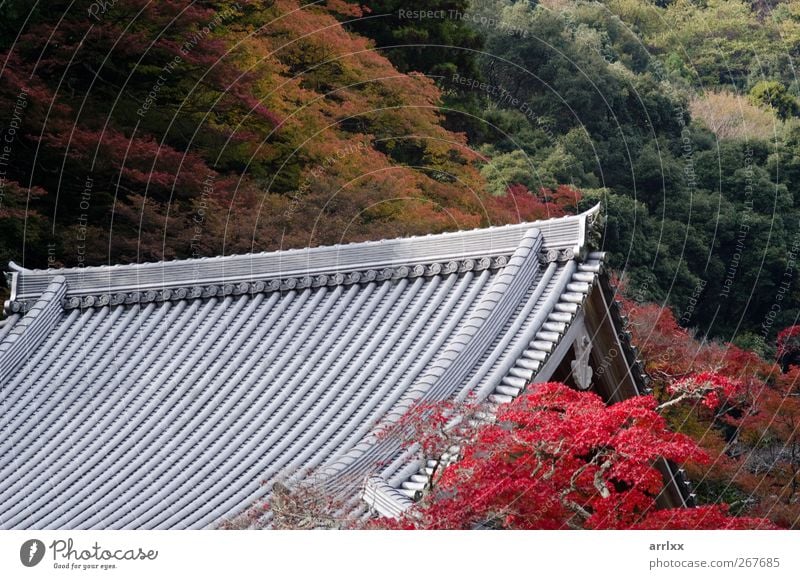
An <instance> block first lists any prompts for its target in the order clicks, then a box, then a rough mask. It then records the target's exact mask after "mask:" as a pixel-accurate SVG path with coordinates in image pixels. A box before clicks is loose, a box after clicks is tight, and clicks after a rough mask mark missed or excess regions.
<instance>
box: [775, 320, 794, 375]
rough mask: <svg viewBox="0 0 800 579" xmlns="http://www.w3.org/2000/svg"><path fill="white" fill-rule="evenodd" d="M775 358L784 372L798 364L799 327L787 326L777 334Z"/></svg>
mask: <svg viewBox="0 0 800 579" xmlns="http://www.w3.org/2000/svg"><path fill="white" fill-rule="evenodd" d="M776 346H777V349H776V351H775V356H776V358H777V359H778V361H779V362H780V363H781V364H782V365H783V368H784V370H785V369H787V368H788V367H789V366H790V365H791V364H796V363H798V362H800V326H789V327H788V328H784V329H783V330H781V331H780V332H778V338H777V340H776Z"/></svg>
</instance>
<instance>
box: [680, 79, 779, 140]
mask: <svg viewBox="0 0 800 579" xmlns="http://www.w3.org/2000/svg"><path fill="white" fill-rule="evenodd" d="M690 110H691V112H692V118H693V119H695V120H698V121H702V123H703V124H704V125H705V126H706V127H708V128H709V129H710V130H711V131H713V132H714V134H716V135H717V138H719V139H748V140H751V139H761V140H773V139H775V137H776V136H777V135H780V134H781V132H782V131H783V122H781V121H780V120H778V119H777V118H776V117H775V115H773V114H772V113H771V112H770V111H769V110H766V109H763V108H760V107H757V106H756V105H754V104H752V103H751V102H750V100H749V99H748V98H747V97H746V96H744V95H737V94H735V93H733V92H731V91H727V90H720V91H714V92H706V93H705V94H703V95H698V96H696V97H694V98H692V100H691V102H690Z"/></svg>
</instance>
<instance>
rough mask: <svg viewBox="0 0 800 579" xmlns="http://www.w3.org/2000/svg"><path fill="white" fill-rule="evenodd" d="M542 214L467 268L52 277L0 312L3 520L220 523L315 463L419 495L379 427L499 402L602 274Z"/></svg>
mask: <svg viewBox="0 0 800 579" xmlns="http://www.w3.org/2000/svg"><path fill="white" fill-rule="evenodd" d="M536 225H537V224H536V223H533V224H528V227H527V229H526V230H525V232H524V233H523V234H522V235H520V236H519V239H518V240H517V244H516V246H515V247H513V248H511V251H509V252H508V253H507V254H505V255H502V256H500V255H497V254H491V255H486V256H479V255H478V256H473V254H470V255H471V256H472V257H469V258H467V259H473V258H475V263H478V262H480V264H481V265H478V266H477V267H475V266H474V265H473V267H470V268H462V267H455V268H452V267H451V268H448V267H441V268H433V269H432V270H427V271H426V272H424V274H421V275H405V276H392V275H388V276H381V277H380V278H375V279H367V278H360V279H359V280H358V281H357V282H353V283H338V284H330V285H329V284H324V285H318V286H316V287H315V286H314V285H313V284H311V285H308V286H306V287H296V286H295V287H292V288H283V289H280V288H279V289H277V290H276V291H262V292H255V291H249V292H243V293H235V292H231V293H227V294H226V293H225V292H222V293H220V294H218V295H203V294H202V293H201V294H200V295H191V294H186V295H183V296H182V297H177V296H172V297H171V299H162V300H152V301H135V302H133V303H125V301H124V300H123V301H122V302H119V303H113V302H111V301H109V302H105V303H103V302H102V301H100V302H95V303H93V304H92V306H91V307H83V306H82V305H81V306H80V307H70V306H69V303H68V302H67V301H65V300H68V299H69V291H70V290H69V287H70V283H71V282H70V278H69V276H62V277H58V276H55V275H52V276H49V277H48V280H49V282H48V285H47V286H46V288H45V289H44V290H43V291H42V293H41V294H40V295H38V296H32V297H36V301H35V302H34V304H33V306H32V307H31V308H29V311H28V312H27V313H26V314H25V315H24V316H23V315H21V313H17V314H13V315H12V316H10V317H9V318H8V319H7V320H6V321H5V323H4V324H3V325H2V326H0V371H2V372H3V376H2V377H1V378H2V382H0V388H1V390H0V402H1V403H2V431H1V432H0V527H2V528H6V529H14V528H17V529H18V528H66V529H83V528H108V529H130V528H145V529H183V528H206V527H214V526H217V525H218V524H220V522H222V521H225V520H226V519H229V518H231V517H234V516H236V515H237V514H239V513H241V512H242V511H243V510H244V509H246V508H247V507H248V506H249V505H250V504H252V502H253V501H255V500H260V499H263V498H264V497H265V496H266V495H268V493H269V489H270V488H271V484H270V483H272V482H276V481H281V482H285V483H287V484H289V485H291V483H293V482H297V481H299V480H302V479H304V478H306V477H309V476H320V475H324V477H325V480H326V481H328V484H329V485H330V487H331V488H335V489H337V490H338V491H339V492H340V493H343V494H344V496H347V497H350V498H351V499H352V501H359V500H361V489H362V488H363V487H364V485H365V483H366V482H367V481H369V480H373V481H376V480H377V481H379V483H376V485H375V488H376V489H378V490H377V491H375V493H377V494H375V493H373V498H375V500H376V501H378V502H380V500H382V499H381V497H384V496H387V495H386V493H385V492H383V491H382V490H381V488H383V487H386V488H388V489H389V490H390V494H392V493H393V494H394V495H396V496H401V495H404V496H413V494H414V492H415V489H416V486H415V485H417V484H419V483H418V482H417V481H416V480H415V479H414V476H415V475H416V476H419V474H418V473H419V472H420V469H422V472H423V473H424V468H425V465H424V464H419V463H418V462H416V461H415V460H414V459H413V457H411V456H409V455H408V453H407V452H404V451H402V450H401V449H400V447H399V444H398V443H397V442H396V441H391V440H379V439H378V438H376V436H375V432H376V428H377V427H379V425H381V424H384V423H385V422H387V421H392V420H396V419H397V418H399V417H400V416H401V415H402V413H403V412H404V411H405V410H406V409H407V408H409V407H410V406H411V405H412V404H413V403H414V402H416V401H418V400H428V401H432V400H445V399H450V398H454V397H465V396H467V395H470V394H472V395H475V396H477V397H478V398H479V399H489V400H490V401H492V402H493V403H502V402H507V401H509V400H511V399H512V398H513V396H516V395H517V394H518V393H519V392H520V391H521V389H522V388H523V387H524V386H525V385H526V384H527V383H528V382H530V381H532V379H533V378H534V377H535V374H536V372H537V369H538V368H539V367H540V366H541V365H542V364H543V363H544V362H545V361H546V360H547V357H548V356H549V354H550V352H552V351H553V349H554V347H555V345H556V344H557V343H558V341H559V339H560V338H561V336H563V335H564V333H565V332H566V331H567V329H568V327H569V324H570V322H571V321H572V319H574V317H575V316H576V315H577V313H578V312H579V310H580V307H581V303H582V302H583V300H584V299H585V297H586V295H588V293H589V291H590V290H591V287H592V285H593V283H594V280H595V279H596V275H597V272H598V271H599V269H600V265H601V264H600V260H601V259H602V256H600V255H599V254H590V255H589V256H588V257H582V256H581V255H582V250H583V248H582V247H581V246H580V245H577V244H576V252H575V253H574V254H569V255H565V254H564V253H563V252H560V251H556V252H555V253H553V252H550V251H548V247H547V239H546V236H545V235H544V234H543V232H542V230H540V229H539V228H538V227H536ZM577 240H578V239H577V237H576V239H575V241H576V242H577ZM550 249H552V248H550ZM458 257H459V256H458V255H457V254H453V255H449V256H448V258H449V259H457V258H458ZM499 257H502V259H498V258H499ZM483 258H485V260H484V259H483ZM437 263H438V262H437ZM445 265H446V264H445ZM401 266H402V265H401ZM410 267H413V266H410ZM376 477H377V478H376ZM386 485H388V486H386ZM391 489H393V490H391ZM384 490H385V489H384ZM376 497H377V498H376ZM387 504H388V503H387Z"/></svg>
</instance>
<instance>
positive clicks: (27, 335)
mask: <svg viewBox="0 0 800 579" xmlns="http://www.w3.org/2000/svg"><path fill="white" fill-rule="evenodd" d="M66 293H67V280H66V278H65V277H64V276H56V277H55V278H53V281H52V282H51V283H50V284H49V285H48V286H47V289H46V290H45V291H44V292H43V293H42V295H41V297H40V298H39V299H38V300H36V303H35V304H34V305H33V307H31V308H30V310H28V312H27V313H26V314H25V316H23V317H22V319H20V320H19V321H17V322H16V324H14V327H13V328H12V329H11V331H10V332H9V333H8V335H6V337H5V338H3V340H2V341H1V342H0V384H3V383H5V382H6V380H7V377H8V375H9V374H10V373H11V372H13V371H14V370H16V369H17V367H18V366H19V365H20V364H21V363H22V362H23V361H24V360H25V358H26V355H27V353H28V352H30V350H32V349H35V348H36V346H37V345H38V344H39V343H40V342H41V341H42V340H43V339H44V338H45V337H46V336H47V334H49V333H50V331H51V330H52V329H53V328H54V327H55V325H56V322H57V321H58V319H59V317H60V315H61V313H62V312H63V309H62V308H61V300H62V298H63V297H64V295H66Z"/></svg>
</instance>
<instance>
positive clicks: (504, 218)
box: [486, 183, 581, 223]
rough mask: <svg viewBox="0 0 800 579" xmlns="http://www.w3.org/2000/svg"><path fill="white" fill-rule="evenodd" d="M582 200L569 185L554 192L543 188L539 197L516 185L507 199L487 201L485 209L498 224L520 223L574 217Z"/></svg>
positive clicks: (490, 199)
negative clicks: (565, 216)
mask: <svg viewBox="0 0 800 579" xmlns="http://www.w3.org/2000/svg"><path fill="white" fill-rule="evenodd" d="M580 200H581V193H580V191H578V190H576V189H573V188H572V187H569V186H568V185H559V186H558V187H557V188H556V189H554V190H551V189H546V188H544V187H543V188H541V189H540V190H539V192H538V194H537V193H533V192H531V191H529V190H528V188H527V187H525V185H522V184H520V183H517V184H514V185H509V187H508V191H507V192H506V194H505V195H499V196H494V197H490V198H489V199H487V200H486V209H487V212H488V213H489V215H490V216H492V218H493V219H494V220H495V221H496V222H497V223H518V222H520V221H535V220H538V219H551V218H553V217H562V216H564V215H569V214H573V213H575V212H576V210H577V206H578V202H579V201H580Z"/></svg>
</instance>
